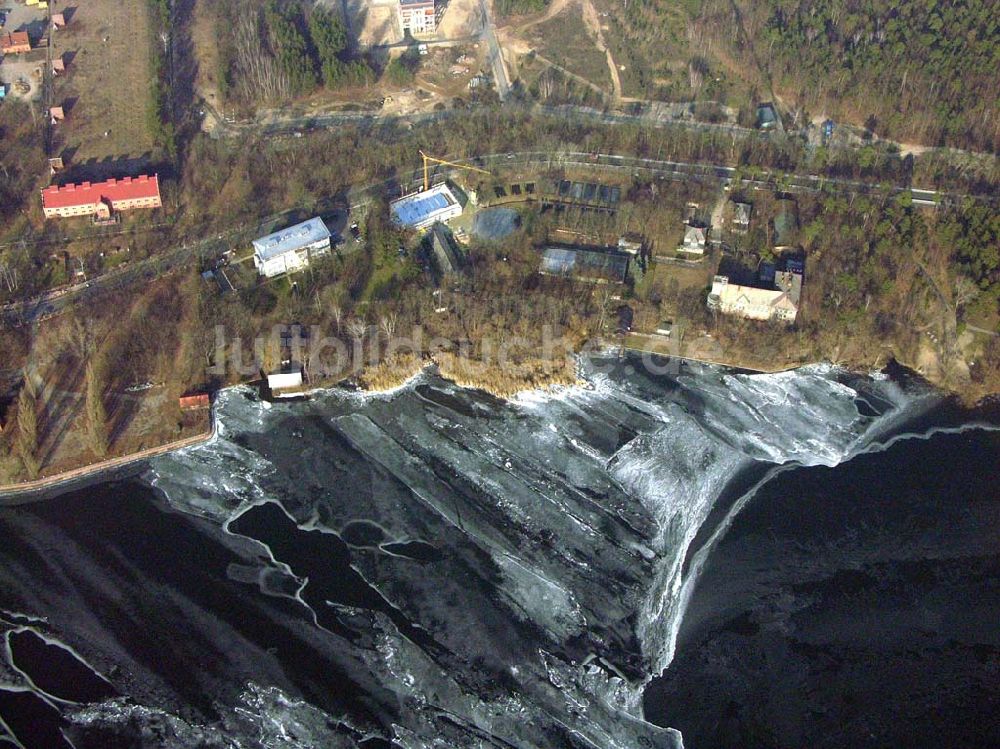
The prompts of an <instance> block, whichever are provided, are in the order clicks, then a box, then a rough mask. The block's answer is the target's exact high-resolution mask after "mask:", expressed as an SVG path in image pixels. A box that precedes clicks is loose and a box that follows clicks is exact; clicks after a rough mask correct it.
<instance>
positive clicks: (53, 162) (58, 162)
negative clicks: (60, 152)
mask: <svg viewBox="0 0 1000 749" xmlns="http://www.w3.org/2000/svg"><path fill="white" fill-rule="evenodd" d="M65 168H66V165H65V164H64V163H63V160H62V156H54V157H53V158H51V159H49V174H58V173H59V172H61V171H62V170H63V169H65Z"/></svg>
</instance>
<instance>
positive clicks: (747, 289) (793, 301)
mask: <svg viewBox="0 0 1000 749" xmlns="http://www.w3.org/2000/svg"><path fill="white" fill-rule="evenodd" d="M774 285H775V286H776V287H777V288H774V289H759V288H756V287H754V286H741V285H739V284H734V283H730V282H729V278H728V277H726V276H716V277H715V278H714V279H713V280H712V290H711V291H710V292H709V294H708V306H709V308H710V309H715V310H718V311H719V312H721V313H722V314H724V315H738V316H739V317H745V318H748V319H750V320H776V321H779V322H788V323H791V322H795V317H796V315H798V312H799V298H800V297H801V295H802V274H801V273H799V272H796V271H791V270H784V271H779V272H777V273H775V275H774Z"/></svg>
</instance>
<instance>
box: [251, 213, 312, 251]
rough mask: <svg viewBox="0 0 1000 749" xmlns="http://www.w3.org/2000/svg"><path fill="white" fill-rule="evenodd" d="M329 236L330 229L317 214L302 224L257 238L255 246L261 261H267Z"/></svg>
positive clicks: (254, 242)
mask: <svg viewBox="0 0 1000 749" xmlns="http://www.w3.org/2000/svg"><path fill="white" fill-rule="evenodd" d="M329 238H330V230H329V229H327V228H326V224H325V223H323V219H321V218H320V217H319V216H316V217H314V218H311V219H309V220H308V221H303V222H302V223H301V224H296V225H295V226H289V227H288V228H287V229H282V230H281V231H276V232H274V233H273V234H268V235H267V236H266V237H261V238H260V239H255V240H254V241H253V247H254V250H255V251H256V253H257V256H258V257H259V258H260V259H261V261H266V260H270V259H271V258H273V257H277V256H279V255H284V254H285V253H286V252H291V251H293V250H298V249H301V248H302V247H305V246H306V245H310V244H313V243H315V242H322V241H323V240H324V239H329Z"/></svg>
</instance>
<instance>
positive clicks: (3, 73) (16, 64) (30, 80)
mask: <svg viewBox="0 0 1000 749" xmlns="http://www.w3.org/2000/svg"><path fill="white" fill-rule="evenodd" d="M37 56H38V54H37V53H33V54H32V55H31V58H35V57H37ZM44 65H45V60H44V58H42V59H41V60H35V61H32V62H29V61H28V60H26V59H24V56H23V55H10V56H9V57H7V58H5V59H4V61H3V65H0V81H2V82H3V83H5V84H6V85H7V97H8V98H10V99H27V100H29V101H31V100H35V99H38V98H39V97H40V96H41V95H42V67H43V66H44ZM19 80H22V81H25V82H26V83H27V84H28V86H29V89H28V91H27V92H26V93H21V92H20V91H18V90H17V89H16V88H14V83H16V82H17V81H19Z"/></svg>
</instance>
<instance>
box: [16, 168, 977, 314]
mask: <svg viewBox="0 0 1000 749" xmlns="http://www.w3.org/2000/svg"><path fill="white" fill-rule="evenodd" d="M453 161H454V162H455V163H457V164H470V165H474V166H479V167H482V168H488V167H491V166H493V167H496V166H503V167H514V166H523V167H534V168H540V169H552V168H558V167H567V166H574V167H581V168H586V169H590V170H596V171H607V172H610V173H619V174H620V173H622V172H625V173H627V174H632V175H633V176H641V175H645V176H647V177H652V178H657V179H669V180H676V181H690V180H698V181H704V182H716V183H721V184H728V183H729V181H730V180H732V179H733V178H734V177H735V176H736V172H737V169H736V168H734V167H730V166H722V165H713V164H692V163H686V162H675V161H665V160H657V159H644V158H639V157H634V156H619V155H616V154H602V153H585V152H579V151H558V152H552V151H521V152H512V153H494V154H483V155H481V156H476V157H474V158H467V159H459V158H456V159H453ZM452 171H453V170H451V169H448V168H446V167H441V168H438V169H437V170H435V172H434V174H435V175H436V177H437V178H442V177H443V176H445V175H450V174H451V173H452ZM420 178H421V170H420V169H419V168H415V169H413V170H412V171H410V172H402V173H400V174H399V175H398V176H397V177H395V178H392V179H389V180H384V181H382V182H376V183H372V184H369V185H365V186H363V187H359V188H357V189H353V190H351V192H350V194H349V195H348V199H347V202H348V203H349V208H350V210H356V209H358V208H362V207H364V206H365V205H366V204H367V203H368V201H369V200H370V199H371V197H372V195H373V194H375V193H376V192H383V191H385V190H386V189H387V188H390V189H397V190H398V189H402V190H406V189H407V188H409V187H412V186H413V185H415V184H417V182H418V181H419V180H420ZM742 184H743V185H745V186H747V187H749V188H750V189H757V190H765V189H766V190H775V189H779V188H780V189H782V190H785V191H788V192H795V193H817V192H823V191H827V192H833V193H839V194H844V195H854V194H876V193H879V194H881V193H883V192H884V191H885V190H886V189H888V190H889V192H890V193H891V194H902V193H906V192H909V193H910V194H911V195H912V196H913V200H914V202H915V203H917V204H919V205H925V206H936V205H941V204H942V203H945V202H948V201H957V200H961V199H962V198H963V197H964V196H962V195H957V194H949V193H945V192H939V191H936V190H926V189H914V190H909V189H908V188H906V187H899V186H893V187H889V188H885V187H882V186H879V185H871V184H868V183H865V182H859V181H857V180H847V179H831V178H822V177H817V176H814V175H787V174H784V173H781V172H769V171H766V170H765V171H760V170H758V171H757V172H755V174H754V176H753V177H752V178H745V179H742ZM345 208H346V207H345V206H344V205H343V203H341V204H339V205H338V204H337V202H336V201H334V200H333V199H320V200H318V201H316V202H315V203H314V204H312V205H310V206H307V207H305V209H307V210H308V212H311V213H318V214H320V215H322V216H323V217H324V219H326V220H327V221H328V223H329V224H330V226H331V230H332V231H333V233H334V234H335V235H337V234H342V233H343V229H344V226H345V224H346V221H347V216H348V211H347V210H345ZM305 209H303V208H297V209H293V210H289V211H284V212H282V213H279V214H275V215H273V216H268V217H266V218H265V219H262V220H261V221H259V222H258V223H257V224H255V225H253V226H249V227H245V226H244V227H234V228H230V229H226V230H224V231H222V232H220V233H217V234H216V235H215V236H212V237H209V238H206V239H202V240H200V241H196V242H193V243H189V244H183V245H182V246H180V247H175V248H173V249H171V250H168V251H166V252H164V253H161V254H159V255H156V256H154V257H151V258H148V259H146V260H143V261H139V262H136V263H133V264H131V265H128V266H125V267H123V268H120V269H118V270H116V271H113V272H111V273H108V274H105V275H103V276H99V277H96V278H93V279H91V280H90V281H88V282H86V283H84V284H79V285H77V286H73V287H70V288H69V289H66V290H63V291H61V292H53V293H50V294H46V295H43V296H41V297H37V298H35V299H32V300H30V301H27V302H23V303H20V304H14V305H7V306H4V307H2V308H0V321H2V322H3V323H4V324H8V325H22V324H31V323H34V322H38V321H41V320H44V319H46V318H48V317H52V316H53V315H57V314H59V313H60V312H62V311H63V310H64V309H65V308H66V307H68V306H69V305H71V304H73V303H74V302H76V301H82V300H87V299H90V298H93V297H96V296H97V295H99V294H101V293H103V292H106V291H111V290H114V289H119V288H123V287H125V286H128V285H130V284H133V283H137V282H148V281H150V280H152V279H154V278H156V277H157V276H160V275H163V274H165V273H167V272H169V271H171V270H174V269H176V268H179V267H183V266H186V265H190V264H191V263H192V262H200V261H202V260H204V259H212V258H217V257H220V256H221V255H222V253H223V252H224V251H225V250H227V249H229V248H230V247H232V246H233V245H234V244H248V243H249V242H250V240H251V239H253V238H254V237H257V236H260V235H261V234H266V233H267V232H269V231H273V230H274V229H275V228H276V227H280V226H282V225H285V224H287V223H288V222H290V221H291V220H292V219H293V218H297V217H298V215H300V214H302V213H303V212H305Z"/></svg>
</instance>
